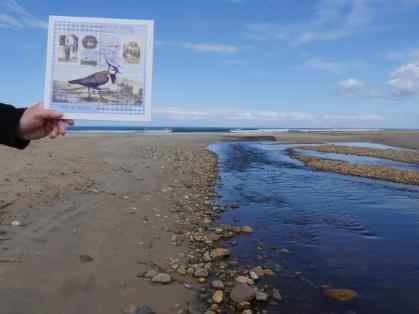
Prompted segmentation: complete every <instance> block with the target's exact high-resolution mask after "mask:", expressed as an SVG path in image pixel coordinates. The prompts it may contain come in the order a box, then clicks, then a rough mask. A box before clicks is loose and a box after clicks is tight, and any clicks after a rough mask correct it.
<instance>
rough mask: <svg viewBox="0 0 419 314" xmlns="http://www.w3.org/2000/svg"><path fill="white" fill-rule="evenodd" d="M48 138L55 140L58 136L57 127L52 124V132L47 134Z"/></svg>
mask: <svg viewBox="0 0 419 314" xmlns="http://www.w3.org/2000/svg"><path fill="white" fill-rule="evenodd" d="M48 136H49V137H50V138H56V137H57V136H58V126H57V125H55V124H52V130H51V132H50V133H49V134H48Z"/></svg>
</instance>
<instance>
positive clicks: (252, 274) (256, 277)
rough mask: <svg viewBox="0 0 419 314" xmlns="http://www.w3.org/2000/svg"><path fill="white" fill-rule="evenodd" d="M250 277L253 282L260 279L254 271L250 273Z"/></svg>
mask: <svg viewBox="0 0 419 314" xmlns="http://www.w3.org/2000/svg"><path fill="white" fill-rule="evenodd" d="M249 275H250V278H252V279H253V280H258V279H259V276H258V275H257V274H256V273H255V272H254V271H251V272H249Z"/></svg>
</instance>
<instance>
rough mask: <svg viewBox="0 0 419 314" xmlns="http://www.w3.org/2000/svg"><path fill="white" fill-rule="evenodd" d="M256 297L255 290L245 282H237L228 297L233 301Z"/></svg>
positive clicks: (237, 301) (244, 300) (249, 299)
mask: <svg viewBox="0 0 419 314" xmlns="http://www.w3.org/2000/svg"><path fill="white" fill-rule="evenodd" d="M255 297H256V291H255V289H253V288H252V287H250V286H248V285H246V284H237V285H235V286H234V288H233V290H231V294H230V298H231V300H233V302H235V303H240V302H248V301H252V300H253V299H254V298H255Z"/></svg>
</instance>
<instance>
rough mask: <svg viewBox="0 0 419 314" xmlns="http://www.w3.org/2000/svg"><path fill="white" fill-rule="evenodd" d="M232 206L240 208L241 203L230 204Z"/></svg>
mask: <svg viewBox="0 0 419 314" xmlns="http://www.w3.org/2000/svg"><path fill="white" fill-rule="evenodd" d="M230 208H240V205H239V204H237V203H232V204H231V205H230Z"/></svg>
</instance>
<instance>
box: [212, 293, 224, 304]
mask: <svg viewBox="0 0 419 314" xmlns="http://www.w3.org/2000/svg"><path fill="white" fill-rule="evenodd" d="M212 300H213V301H214V303H216V304H220V303H221V302H223V300H224V292H223V291H221V290H217V291H215V292H214V294H213V296H212Z"/></svg>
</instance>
